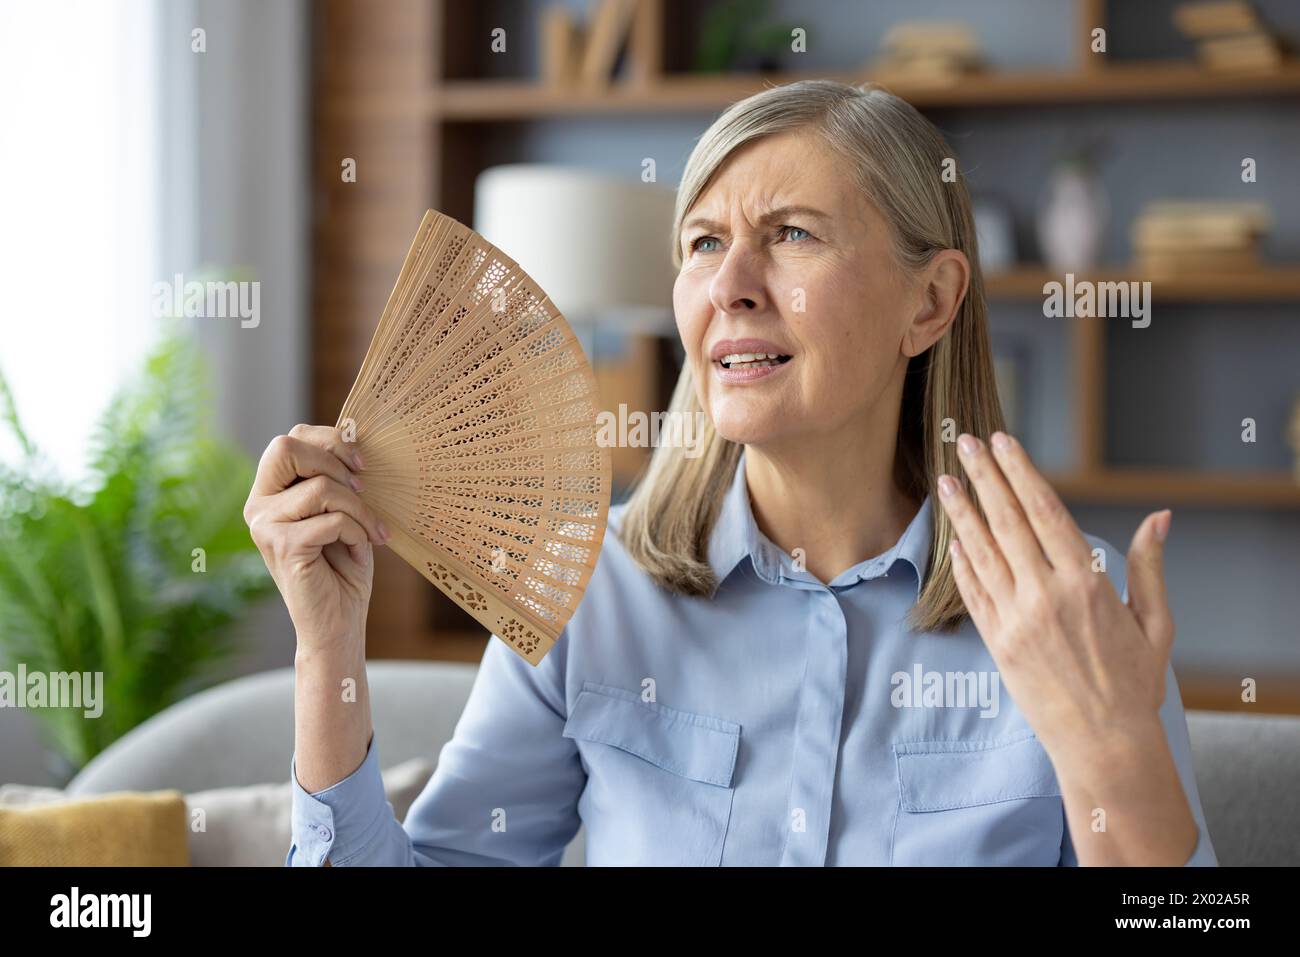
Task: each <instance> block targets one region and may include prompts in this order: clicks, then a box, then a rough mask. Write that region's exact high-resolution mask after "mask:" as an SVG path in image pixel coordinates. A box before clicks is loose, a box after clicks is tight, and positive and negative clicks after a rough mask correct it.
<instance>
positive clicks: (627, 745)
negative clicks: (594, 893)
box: [564, 681, 740, 866]
mask: <svg viewBox="0 0 1300 957" xmlns="http://www.w3.org/2000/svg"><path fill="white" fill-rule="evenodd" d="M564 736H565V737H566V738H573V739H574V740H576V741H577V742H578V749H579V751H580V753H581V755H582V759H583V763H584V765H585V767H586V770H587V787H586V789H585V790H584V791H583V794H582V797H581V799H580V801H579V805H578V807H579V812H580V813H581V815H582V819H583V825H584V827H585V828H586V832H587V863H588V864H589V865H592V866H603V865H620V864H635V865H678V866H714V865H717V864H720V863H721V861H722V847H723V843H724V841H725V839H726V836H727V827H728V825H729V823H730V820H731V804H732V797H733V795H734V793H735V791H734V788H733V787H732V776H733V774H734V772H735V767H736V754H737V752H738V750H739V747H740V725H739V724H736V723H735V722H733V721H726V720H724V719H722V718H717V717H713V716H711V715H704V714H696V713H694V712H690V711H681V710H678V709H674V708H668V707H665V706H664V705H661V704H658V703H655V702H646V701H642V700H641V696H640V695H639V694H637V693H636V692H634V691H628V690H626V689H623V688H613V687H610V686H608V685H600V684H596V683H594V682H590V681H587V682H583V685H582V691H581V692H579V694H578V697H577V700H576V701H575V702H574V703H573V707H572V708H571V709H570V711H569V717H568V720H567V721H566V722H565V725H564Z"/></svg>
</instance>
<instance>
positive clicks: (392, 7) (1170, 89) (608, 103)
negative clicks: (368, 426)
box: [312, 0, 1300, 713]
mask: <svg viewBox="0 0 1300 957" xmlns="http://www.w3.org/2000/svg"><path fill="white" fill-rule="evenodd" d="M679 2H685V0H652V3H651V4H650V7H649V8H648V9H647V11H643V12H642V16H648V17H649V18H650V22H651V23H653V24H657V26H658V28H657V29H655V30H651V31H646V32H644V33H643V34H642V35H641V39H640V40H639V46H638V48H637V50H636V53H635V56H634V58H633V62H632V63H631V64H630V65H631V66H633V67H634V69H633V70H632V71H630V75H629V77H628V78H627V79H626V80H619V81H615V82H614V83H613V84H612V85H611V86H610V87H609V88H608V89H605V90H583V89H554V88H550V87H546V86H542V85H540V84H539V83H538V82H535V81H532V80H522V79H511V80H500V79H477V78H475V77H481V76H483V75H484V74H485V73H486V72H487V70H486V67H487V61H486V57H487V56H488V55H489V54H488V53H487V48H486V44H485V41H484V37H485V36H486V35H487V30H488V29H490V27H491V25H492V24H489V23H488V22H487V21H488V19H489V8H488V7H486V6H482V5H478V4H459V3H452V2H448V0H385V2H384V3H382V4H370V3H366V2H364V0H321V2H320V3H318V4H316V5H315V6H314V7H313V15H314V19H315V23H314V31H313V43H314V49H315V57H314V74H313V84H312V89H313V102H312V110H313V118H312V119H313V132H314V140H315V142H314V171H313V182H314V205H315V210H316V215H315V222H314V253H313V259H314V267H315V269H314V276H315V278H314V280H313V291H314V299H315V304H314V311H313V314H314V320H315V327H314V348H313V383H312V390H313V404H314V419H315V421H321V422H329V421H333V420H334V418H335V416H336V415H337V412H338V409H339V407H340V405H341V403H342V400H343V398H344V397H345V396H346V395H347V392H348V389H349V388H350V386H351V384H352V378H353V376H354V375H355V374H356V369H357V368H358V367H359V365H360V362H361V359H362V357H363V356H364V354H365V350H366V347H367V345H368V342H369V336H370V332H371V331H372V330H373V328H374V322H375V318H376V317H377V316H378V315H379V313H380V311H381V309H382V308H383V304H384V302H385V300H386V298H387V295H388V292H389V289H390V288H391V285H392V281H393V277H394V276H395V275H396V271H397V269H398V267H399V266H400V263H401V260H402V257H403V255H404V253H405V249H406V243H407V241H408V240H409V237H410V235H411V233H412V230H413V229H414V227H415V224H416V223H417V222H418V220H419V216H420V214H421V213H422V212H423V210H424V209H425V208H427V207H428V206H434V207H436V208H438V209H440V210H442V211H444V212H446V213H448V214H449V215H452V216H455V217H456V218H458V219H460V220H462V221H463V222H467V223H469V222H471V221H472V215H473V187H474V180H475V177H476V176H477V175H478V173H479V172H481V171H482V170H483V169H484V168H485V167H486V166H488V165H490V163H491V156H490V154H489V152H488V149H487V147H486V146H485V145H484V144H485V142H486V141H487V139H488V137H486V136H485V131H487V132H493V131H492V130H491V129H490V127H491V126H492V125H493V124H498V125H502V126H503V127H506V126H508V125H509V124H515V123H521V122H523V123H544V122H548V121H552V120H555V119H563V118H567V117H588V118H592V119H596V120H599V119H601V118H625V117H630V116H647V117H648V116H655V115H660V116H663V115H669V116H671V115H691V116H697V115H699V116H700V117H701V118H700V122H701V129H702V128H703V125H704V124H705V123H706V122H707V117H708V115H710V114H714V113H717V112H719V111H721V110H722V109H724V108H725V107H726V106H728V105H730V104H731V103H733V102H735V101H736V100H739V99H741V98H743V97H745V96H748V95H749V94H751V93H754V92H756V91H758V90H760V89H762V88H763V87H765V86H771V85H775V84H781V83H788V82H791V81H794V80H798V79H802V78H804V77H805V76H806V75H805V74H796V73H772V74H757V73H754V74H728V75H690V74H686V73H681V72H673V71H671V70H666V69H665V64H666V63H667V62H668V61H669V60H670V59H672V58H671V57H669V56H668V55H667V54H666V49H665V48H666V47H667V46H669V45H670V44H671V43H672V42H679V41H680V40H681V31H682V29H683V27H682V26H681V23H682V22H683V20H684V19H685V18H683V17H681V16H680V14H681V13H682V9H681V8H680V6H678V4H679ZM1075 3H1076V5H1075V24H1076V32H1077V34H1078V35H1079V40H1078V42H1077V48H1078V51H1079V53H1078V55H1077V63H1076V64H1075V65H1074V66H1073V67H1071V68H1069V69H1059V70H1047V69H1035V70H993V71H989V72H985V73H981V74H976V75H972V76H968V77H965V78H962V79H961V80H960V81H958V82H956V83H952V84H948V85H942V86H935V85H915V84H904V83H892V84H889V88H890V89H892V90H893V91H894V92H895V93H897V94H899V95H900V96H902V97H904V98H905V99H907V100H908V101H909V102H911V103H913V104H914V105H915V106H917V107H918V108H919V109H922V110H925V111H930V112H934V111H941V110H953V109H963V110H964V109H990V110H1006V109H1021V108H1026V107H1028V108H1034V107H1053V106H1064V105H1073V104H1115V105H1117V106H1127V105H1132V104H1142V103H1147V104H1149V103H1157V102H1174V101H1203V102H1204V103H1205V105H1206V110H1207V116H1208V115H1213V111H1214V110H1216V109H1217V110H1222V109H1224V108H1230V104H1231V103H1232V102H1234V101H1239V100H1255V99H1259V98H1264V97H1286V98H1294V97H1297V96H1300V62H1291V63H1287V64H1285V65H1283V66H1282V67H1281V68H1278V69H1275V70H1269V71H1255V72H1240V73H1225V72H1214V71H1209V70H1206V69H1205V68H1203V67H1202V66H1200V65H1199V64H1197V63H1195V62H1192V61H1185V62H1184V61H1151V62H1132V61H1124V62H1115V61H1111V60H1108V58H1107V57H1104V56H1097V55H1093V54H1091V53H1089V52H1088V51H1087V45H1086V40H1085V36H1086V34H1087V32H1088V31H1089V30H1090V29H1091V28H1093V27H1096V26H1105V25H1106V24H1105V14H1106V8H1107V4H1106V3H1105V2H1104V0H1075ZM867 52H868V51H867V50H866V47H865V46H864V57H863V59H864V60H865V59H866V53H867ZM679 60H680V58H679ZM815 75H816V76H818V77H829V78H832V79H839V80H842V81H845V82H852V83H858V82H862V81H864V80H870V79H871V76H870V74H869V73H868V72H866V71H829V72H827V71H823V72H819V73H816V74H815ZM345 156H350V157H355V158H357V160H358V163H359V171H360V175H359V179H358V182H357V183H355V184H350V185H344V184H342V183H341V182H340V177H339V161H340V158H341V157H345ZM1052 278H1054V277H1053V276H1052V274H1051V273H1050V272H1049V271H1048V270H1046V269H1044V268H1043V267H1041V266H1034V265H1029V264H1026V265H1022V266H1018V267H1016V268H1015V269H1012V270H1010V271H1007V272H1003V273H996V274H991V275H988V276H986V285H987V291H988V294H989V296H990V297H992V298H996V299H1003V300H1025V301H1032V300H1035V299H1039V298H1041V296H1042V287H1043V284H1044V283H1046V282H1048V281H1050V280H1051V279H1052ZM1081 278H1087V279H1092V280H1096V281H1121V280H1135V279H1136V280H1141V279H1142V278H1143V277H1142V276H1140V275H1139V274H1138V273H1137V271H1136V270H1135V269H1133V268H1131V267H1129V266H1125V265H1123V264H1118V265H1114V266H1108V267H1106V268H1103V269H1098V270H1092V271H1089V273H1088V275H1087V276H1085V277H1081ZM1152 282H1153V290H1152V291H1153V295H1156V296H1158V297H1160V299H1161V300H1162V301H1167V302H1183V303H1199V302H1272V301H1277V302H1295V301H1300V264H1296V265H1287V264H1275V265H1270V266H1268V267H1265V268H1263V269H1261V270H1259V271H1257V272H1255V273H1251V274H1230V275H1229V274H1225V275H1219V276H1216V275H1209V274H1198V275H1193V276H1186V277H1177V278H1159V279H1155V280H1152ZM1068 335H1069V337H1070V341H1069V349H1070V362H1071V369H1070V372H1071V377H1072V381H1073V384H1072V385H1071V386H1070V388H1071V390H1072V391H1071V405H1072V412H1073V421H1072V428H1073V438H1074V449H1073V452H1074V455H1073V458H1074V461H1075V466H1074V468H1073V470H1072V471H1070V472H1068V473H1065V474H1061V475H1057V476H1054V477H1053V480H1054V482H1055V484H1056V486H1057V488H1058V489H1059V490H1060V491H1061V493H1062V494H1063V495H1064V496H1065V497H1066V498H1067V499H1068V500H1070V501H1072V502H1079V503H1097V504H1111V505H1139V504H1140V505H1154V506H1159V505H1162V504H1170V505H1184V506H1195V507H1207V508H1220V507H1226V508H1269V509H1283V510H1289V509H1294V508H1297V507H1300V484H1298V483H1296V482H1295V480H1294V479H1293V478H1292V477H1291V476H1289V475H1286V474H1247V473H1230V474H1222V473H1207V472H1204V471H1198V470H1158V469H1120V468H1117V467H1114V466H1113V465H1111V464H1109V463H1108V462H1107V461H1106V436H1105V432H1104V424H1105V419H1106V407H1105V392H1104V389H1105V384H1106V381H1107V380H1106V372H1107V368H1106V366H1107V361H1106V360H1107V355H1106V336H1105V326H1104V323H1100V322H1093V323H1090V322H1075V323H1071V324H1070V328H1069V331H1068ZM375 579H376V586H375V596H374V600H373V601H372V603H371V613H370V621H369V631H368V637H367V640H368V643H369V644H368V652H369V654H370V655H371V656H372V657H431V658H448V659H454V660H471V661H473V660H478V657H479V656H480V655H481V653H482V642H483V640H484V637H485V633H484V632H483V631H482V630H481V629H479V628H478V627H477V626H476V625H475V624H474V623H473V621H472V620H470V619H468V618H467V616H461V617H457V613H458V612H459V610H458V609H453V608H448V607H447V606H449V605H450V604H451V603H450V602H448V601H446V600H445V599H443V598H442V596H440V595H438V594H436V593H435V591H434V590H433V589H430V588H429V587H428V586H427V583H426V582H425V581H424V579H423V578H421V577H420V576H419V575H418V574H417V573H416V572H415V571H413V570H412V569H410V568H409V567H407V566H406V565H405V563H403V562H401V561H400V560H399V559H397V558H396V557H395V556H393V555H390V554H386V553H384V550H382V549H381V550H380V558H379V560H378V565H377V568H376V576H375ZM1225 680H1226V679H1221V678H1218V677H1214V676H1210V677H1208V678H1205V679H1204V680H1201V679H1197V680H1196V682H1194V683H1193V684H1192V685H1190V686H1189V685H1185V688H1186V687H1191V688H1192V691H1191V693H1188V694H1186V698H1187V703H1188V706H1189V707H1225V708H1226V707H1230V705H1231V699H1232V695H1229V694H1228V693H1227V692H1225V691H1223V688H1225V687H1227V685H1225V684H1224V681H1225ZM1288 687H1290V688H1292V689H1297V688H1300V681H1297V682H1292V683H1291V684H1290V685H1288ZM1288 700H1292V701H1294V702H1295V703H1296V705H1295V710H1296V711H1297V712H1298V713H1300V691H1296V693H1294V694H1293V695H1292V697H1291V698H1290V699H1288ZM1202 702H1204V703H1202ZM1216 702H1217V703H1216ZM1269 710H1276V709H1269Z"/></svg>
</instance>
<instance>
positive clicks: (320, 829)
mask: <svg viewBox="0 0 1300 957" xmlns="http://www.w3.org/2000/svg"><path fill="white" fill-rule="evenodd" d="M316 833H317V834H319V835H320V839H321V840H322V841H328V840H329V839H330V838H332V837H333V836H334V834H333V833H332V832H331V831H330V829H329V828H328V827H326V826H325V825H324V824H318V825H316Z"/></svg>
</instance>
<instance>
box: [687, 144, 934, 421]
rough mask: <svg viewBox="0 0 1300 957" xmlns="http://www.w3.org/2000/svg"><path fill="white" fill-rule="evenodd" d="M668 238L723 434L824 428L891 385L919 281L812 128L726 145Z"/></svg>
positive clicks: (700, 374) (897, 385)
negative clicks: (673, 238)
mask: <svg viewBox="0 0 1300 957" xmlns="http://www.w3.org/2000/svg"><path fill="white" fill-rule="evenodd" d="M678 244H679V246H680V248H681V249H682V259H683V262H682V268H681V271H680V272H679V273H678V275H677V281H676V283H675V284H674V286H673V309H674V312H675V313H676V317H677V328H678V332H679V334H680V335H681V339H682V345H683V346H684V347H685V350H686V356H687V361H688V362H690V363H691V364H692V369H693V372H694V374H695V382H696V390H697V394H698V396H699V401H700V404H701V406H702V407H703V409H704V412H705V414H706V415H708V416H709V418H710V420H711V421H712V422H713V425H714V428H716V429H717V431H718V433H719V434H721V435H722V436H723V437H724V438H726V439H730V440H731V441H733V442H741V443H744V444H756V445H762V444H765V443H771V442H776V441H780V440H781V439H783V438H786V437H788V436H792V435H796V434H805V435H806V434H807V433H809V432H835V431H836V430H837V429H842V428H844V427H845V426H847V425H850V423H852V422H854V421H855V420H858V419H860V417H861V416H863V415H865V414H869V412H870V410H871V409H872V407H873V406H878V405H879V404H880V403H881V401H882V400H883V399H884V398H885V397H886V396H892V395H894V392H893V391H890V390H891V388H892V389H894V390H897V391H898V394H900V395H901V382H902V373H903V372H904V371H905V369H906V363H907V358H908V353H909V352H911V351H912V350H911V347H909V343H910V342H911V339H912V337H911V336H909V327H910V326H911V325H912V322H913V320H914V319H915V318H916V313H917V310H918V308H919V306H920V303H921V300H920V297H919V293H918V292H917V291H916V284H915V283H914V282H911V281H909V280H908V279H907V278H906V277H905V276H904V275H903V273H902V272H901V270H900V269H899V268H898V267H897V266H896V265H895V264H894V259H893V255H892V249H891V237H890V233H889V228H888V225H887V223H886V221H885V219H884V218H883V217H882V216H881V214H880V213H878V212H877V211H876V210H875V208H874V207H873V206H872V205H871V204H870V203H869V202H868V201H867V200H866V198H865V197H863V196H862V194H861V192H860V191H859V190H858V189H857V187H856V186H855V184H854V183H853V181H852V179H851V177H850V176H849V174H848V173H847V171H846V170H845V168H844V160H843V159H842V158H840V157H839V156H838V155H837V154H835V153H832V152H831V151H830V148H829V147H827V146H825V145H824V144H823V142H822V141H821V139H820V137H818V136H817V135H816V134H814V133H810V132H807V131H792V132H787V133H781V134H778V135H773V136H767V137H763V138H760V139H758V140H754V141H751V142H749V143H747V144H745V145H744V146H742V147H741V148H740V149H738V150H737V151H736V152H734V153H733V154H732V155H731V156H730V157H729V159H728V160H727V162H726V164H725V165H724V166H723V167H722V169H720V170H719V171H718V173H717V174H716V175H715V177H714V179H713V181H712V183H710V185H709V187H708V188H707V189H706V190H705V192H704V193H703V194H702V195H701V196H700V198H699V200H698V201H697V202H696V204H695V206H694V208H693V209H692V210H691V211H690V212H689V213H688V214H687V215H686V217H685V219H684V221H683V225H682V230H681V233H680V235H679V237H678ZM912 345H913V346H914V345H915V343H912ZM928 345H929V342H926V343H925V346H926V347H928ZM916 351H921V350H920V349H917V350H916ZM913 354H914V353H913ZM756 356H764V357H766V358H756ZM894 401H897V399H895V400H894ZM895 411H896V407H895Z"/></svg>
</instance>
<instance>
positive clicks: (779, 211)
mask: <svg viewBox="0 0 1300 957" xmlns="http://www.w3.org/2000/svg"><path fill="white" fill-rule="evenodd" d="M790 216H808V217H810V218H812V219H818V220H821V221H822V222H827V221H829V220H830V218H831V217H830V216H829V215H828V214H826V213H823V212H822V211H821V210H820V209H814V208H813V207H811V206H778V207H777V208H776V209H770V210H768V211H767V212H766V213H764V214H763V215H762V216H760V217H759V218H758V221H759V222H760V223H763V224H767V223H772V222H776V221H778V220H782V219H786V218H787V217H790ZM697 226H698V227H700V228H702V229H707V230H710V231H721V230H724V229H726V226H725V225H724V224H723V223H720V222H718V221H717V220H714V219H707V218H705V217H703V216H694V217H692V218H691V219H688V220H687V221H686V222H685V223H684V224H683V225H682V231H683V232H685V231H686V230H688V229H693V228H695V227H697Z"/></svg>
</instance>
